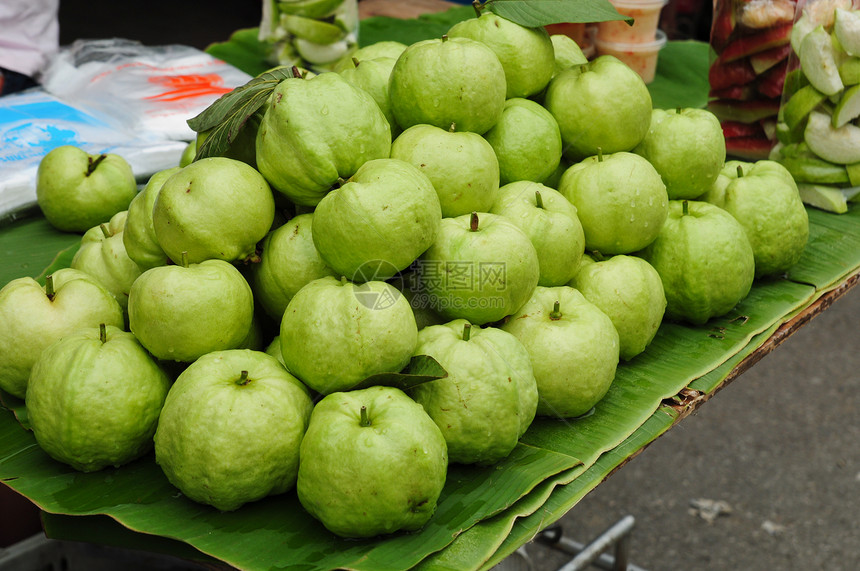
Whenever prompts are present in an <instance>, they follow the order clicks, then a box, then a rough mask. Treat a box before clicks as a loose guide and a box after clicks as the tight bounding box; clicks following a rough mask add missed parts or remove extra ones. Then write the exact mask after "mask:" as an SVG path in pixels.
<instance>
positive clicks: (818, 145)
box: [803, 111, 860, 165]
mask: <svg viewBox="0 0 860 571" xmlns="http://www.w3.org/2000/svg"><path fill="white" fill-rule="evenodd" d="M803 136H804V138H805V139H806V144H807V145H809V149H810V150H811V151H812V152H813V153H815V154H816V155H818V156H819V157H821V158H822V159H825V160H828V161H830V162H833V163H838V164H841V165H847V164H851V163H857V162H860V127H858V126H856V125H853V124H851V123H848V124H846V125H843V126H841V127H839V128H838V129H837V128H836V127H834V126H833V125H832V124H831V119H830V116H829V115H827V114H826V113H821V112H819V111H813V112H812V113H810V114H809V120H808V121H807V123H806V129H805V130H804V132H803Z"/></svg>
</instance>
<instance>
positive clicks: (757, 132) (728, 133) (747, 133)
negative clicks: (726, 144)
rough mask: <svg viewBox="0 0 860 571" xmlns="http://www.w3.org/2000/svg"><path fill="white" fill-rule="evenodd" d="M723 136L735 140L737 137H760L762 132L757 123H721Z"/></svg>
mask: <svg viewBox="0 0 860 571" xmlns="http://www.w3.org/2000/svg"><path fill="white" fill-rule="evenodd" d="M721 126H722V128H723V136H724V137H725V138H726V139H735V138H738V137H756V138H758V137H761V136H763V135H764V132H763V131H762V129H761V126H760V125H759V124H758V123H741V122H740V121H723V122H722V123H721Z"/></svg>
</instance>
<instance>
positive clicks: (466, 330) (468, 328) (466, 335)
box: [463, 323, 472, 341]
mask: <svg viewBox="0 0 860 571" xmlns="http://www.w3.org/2000/svg"><path fill="white" fill-rule="evenodd" d="M471 337H472V324H471V323H467V324H466V325H464V326H463V341H468V340H469V339H470V338H471Z"/></svg>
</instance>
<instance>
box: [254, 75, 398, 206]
mask: <svg viewBox="0 0 860 571" xmlns="http://www.w3.org/2000/svg"><path fill="white" fill-rule="evenodd" d="M390 150H391V129H390V128H389V125H388V121H386V119H385V115H384V114H383V112H382V111H381V110H380V109H379V105H377V104H376V101H374V100H373V97H372V96H371V95H370V94H369V93H367V92H366V91H364V90H363V89H359V88H357V87H354V86H353V85H351V84H350V83H349V82H348V81H346V80H345V79H344V78H343V77H341V76H340V75H339V74H337V73H321V74H320V75H317V76H314V77H312V78H310V79H300V78H290V79H285V80H284V81H282V82H280V83H279V84H278V86H277V87H276V88H275V91H274V92H273V93H272V96H271V99H270V103H269V105H268V107H267V109H266V112H265V115H264V116H263V122H262V123H261V124H260V129H259V131H258V133H257V168H258V169H259V170H260V172H261V173H262V174H263V176H265V177H266V180H268V181H269V184H271V185H272V187H273V188H274V189H275V190H277V191H279V192H281V193H283V194H284V195H286V196H287V198H289V199H290V200H291V201H293V202H294V203H296V204H300V205H304V206H316V204H317V203H318V202H319V201H320V200H321V199H322V197H323V196H325V195H326V193H328V191H329V190H330V189H331V188H332V186H333V185H335V184H336V183H337V182H338V179H345V178H349V177H351V176H352V175H353V174H355V171H357V170H358V168H359V167H360V166H361V165H362V164H364V163H365V162H367V161H369V160H372V159H380V158H386V157H388V155H389V152H390Z"/></svg>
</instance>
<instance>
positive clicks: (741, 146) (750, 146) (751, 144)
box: [726, 135, 773, 161]
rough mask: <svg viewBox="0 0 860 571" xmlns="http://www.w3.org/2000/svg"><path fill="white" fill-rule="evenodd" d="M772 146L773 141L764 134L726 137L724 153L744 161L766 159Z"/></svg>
mask: <svg viewBox="0 0 860 571" xmlns="http://www.w3.org/2000/svg"><path fill="white" fill-rule="evenodd" d="M772 148H773V141H770V140H768V139H767V137H765V136H764V135H762V136H761V137H733V138H731V139H726V155H729V156H732V157H735V158H738V159H741V160H746V161H758V160H761V159H766V158H767V157H768V156H769V155H770V150H771V149H772Z"/></svg>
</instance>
